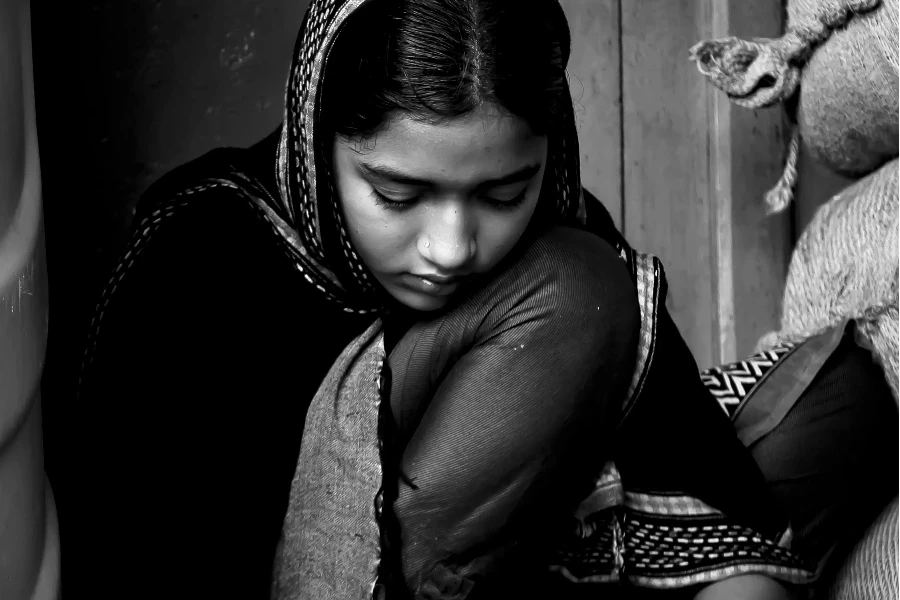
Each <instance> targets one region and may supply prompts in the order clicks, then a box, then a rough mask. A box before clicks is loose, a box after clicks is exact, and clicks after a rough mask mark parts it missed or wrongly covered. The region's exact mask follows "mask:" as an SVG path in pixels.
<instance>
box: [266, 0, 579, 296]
mask: <svg viewBox="0 0 900 600" xmlns="http://www.w3.org/2000/svg"><path fill="white" fill-rule="evenodd" d="M373 1H374V2H388V1H391V0H313V1H312V2H311V3H310V7H309V10H308V11H307V13H306V16H305V17H304V19H303V23H302V25H301V28H300V33H299V35H298V37H297V42H296V45H295V48H294V55H293V61H292V64H291V70H290V76H289V79H288V82H287V90H286V94H285V108H284V123H283V125H282V128H281V139H280V142H279V145H278V151H277V161H276V176H277V181H278V190H279V193H278V195H277V196H275V197H273V196H269V195H268V194H266V195H261V196H260V197H257V198H256V201H257V203H258V204H259V205H260V207H261V208H262V209H263V210H264V211H265V212H266V214H267V216H268V217H269V219H270V220H271V221H272V222H273V223H274V224H275V226H276V228H277V229H278V231H279V233H280V235H281V236H282V237H283V238H284V239H285V241H286V242H287V243H288V245H289V247H290V248H291V250H292V253H293V254H294V257H295V259H296V260H295V264H296V266H297V269H298V270H299V271H300V272H301V273H302V274H303V276H304V278H305V279H306V281H307V282H309V283H310V284H312V285H314V286H315V287H316V288H317V289H318V290H319V291H320V292H321V293H322V294H324V295H325V296H326V297H327V298H328V299H329V300H331V301H333V302H335V303H337V304H339V305H341V306H343V308H344V310H345V311H346V312H351V313H377V312H379V311H380V309H381V295H380V294H379V293H378V287H377V283H375V282H374V280H373V278H372V276H371V275H370V274H369V273H368V270H367V269H366V267H365V265H364V264H363V262H362V260H361V259H360V258H359V255H358V254H357V252H356V250H355V249H354V248H353V245H352V243H351V242H350V238H349V236H348V235H347V229H346V226H345V224H344V218H343V215H342V214H341V210H340V206H339V203H338V197H337V192H336V189H335V185H334V179H333V177H332V173H331V172H330V168H329V162H330V161H329V160H328V158H327V157H328V156H329V155H330V145H331V141H332V140H331V139H326V137H327V136H328V134H327V133H324V132H323V131H322V127H320V122H321V121H322V119H321V112H322V108H321V106H320V102H321V98H322V87H323V85H327V84H328V82H327V81H325V80H324V73H325V70H326V69H325V67H326V64H327V61H328V56H329V52H330V50H331V48H332V46H333V44H334V43H335V41H336V40H337V38H338V36H339V33H340V30H341V27H342V26H343V25H344V24H345V23H346V22H347V19H349V18H352V17H353V14H354V12H355V11H356V10H357V9H359V8H360V7H361V6H363V5H364V4H366V3H367V2H373ZM540 4H541V5H542V6H541V8H542V9H545V10H546V12H547V13H548V17H549V18H550V19H553V20H558V21H559V22H560V23H561V25H560V27H558V28H557V30H558V31H559V32H560V35H563V36H565V37H564V39H561V40H560V46H561V51H562V60H563V67H565V64H566V62H567V61H568V58H569V50H570V39H569V37H568V27H567V26H566V21H565V14H564V13H563V10H562V7H561V6H560V5H559V2H558V1H557V0H542V1H541V3H540ZM348 43H349V42H348ZM562 93H563V94H564V95H565V98H563V101H562V102H561V103H560V105H561V107H562V108H561V110H560V112H559V114H558V115H557V117H556V119H557V122H556V123H553V124H552V126H551V128H550V134H549V138H550V139H549V143H548V158H547V160H548V164H547V167H548V168H547V169H546V174H545V178H544V183H543V188H542V196H541V201H542V202H554V203H555V205H556V211H557V214H558V216H559V220H560V222H561V223H567V222H568V223H576V222H583V219H584V201H583V198H582V193H581V179H580V166H579V154H578V137H577V132H576V127H575V116H574V111H573V109H572V102H571V98H570V96H569V91H568V88H565V89H564V90H563V92H562Z"/></svg>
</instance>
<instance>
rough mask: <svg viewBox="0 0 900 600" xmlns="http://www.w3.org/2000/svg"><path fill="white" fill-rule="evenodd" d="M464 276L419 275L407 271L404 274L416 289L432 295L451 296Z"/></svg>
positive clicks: (408, 283) (404, 278) (405, 280)
mask: <svg viewBox="0 0 900 600" xmlns="http://www.w3.org/2000/svg"><path fill="white" fill-rule="evenodd" d="M464 279H465V278H464V277H459V276H453V277H444V276H438V275H417V274H413V273H407V274H406V275H404V276H403V280H404V282H405V283H406V285H407V286H408V287H410V288H412V289H414V290H415V291H417V292H419V293H423V294H428V295H431V296H449V295H451V294H453V293H454V292H455V291H456V290H457V289H458V288H459V285H460V283H461V282H462V281H463V280H464Z"/></svg>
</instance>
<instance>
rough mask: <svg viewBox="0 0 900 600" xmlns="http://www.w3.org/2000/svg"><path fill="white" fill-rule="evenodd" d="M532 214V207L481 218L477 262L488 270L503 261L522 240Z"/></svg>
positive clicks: (490, 214)
mask: <svg viewBox="0 0 900 600" xmlns="http://www.w3.org/2000/svg"><path fill="white" fill-rule="evenodd" d="M533 214H534V205H533V204H532V205H531V206H523V207H521V209H520V210H517V211H515V212H508V213H505V212H499V213H498V212H491V213H487V214H484V215H482V216H481V218H480V223H479V227H478V239H477V244H478V249H479V251H478V253H479V255H480V256H479V262H481V263H482V265H483V268H490V267H493V266H494V265H496V264H497V263H498V262H500V261H501V260H503V259H504V258H505V257H506V255H507V254H508V253H509V252H510V251H511V250H512V249H513V247H514V246H515V245H516V243H518V241H519V240H520V239H521V238H522V234H524V233H525V230H526V229H527V228H528V223H529V222H530V221H531V217H532V215H533Z"/></svg>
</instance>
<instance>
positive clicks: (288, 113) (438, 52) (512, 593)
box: [73, 0, 815, 600]
mask: <svg viewBox="0 0 900 600" xmlns="http://www.w3.org/2000/svg"><path fill="white" fill-rule="evenodd" d="M527 4H528V5H527V7H525V6H524V5H523V3H522V2H521V1H520V0H468V1H463V0H368V1H365V0H314V1H313V2H312V4H311V6H310V9H309V12H308V14H307V17H306V20H305V21H304V24H303V27H302V29H301V32H300V35H299V37H298V41H297V46H296V50H295V53H294V63H293V65H292V68H291V75H290V79H289V83H288V90H287V98H286V107H285V120H284V123H283V125H282V127H280V128H279V129H278V130H277V131H275V132H273V133H272V134H271V135H270V136H268V137H267V138H266V139H264V140H263V141H261V142H260V143H258V144H257V145H256V146H254V147H252V148H250V149H247V150H238V149H221V150H216V151H213V152H211V153H209V154H207V155H206V156H204V157H202V158H200V159H198V160H196V161H194V162H192V163H190V164H188V165H185V166H183V167H181V168H179V169H176V170H175V171H174V172H172V173H171V174H169V175H167V176H165V177H164V178H162V179H161V180H160V181H159V182H157V183H156V184H155V185H154V186H153V187H152V188H151V189H150V190H149V191H148V192H147V194H146V196H145V198H144V199H143V200H142V202H141V204H140V208H139V211H138V214H137V215H136V218H135V229H134V236H133V238H132V241H131V242H130V245H129V247H128V249H127V250H126V252H125V254H124V255H123V259H122V261H121V263H120V264H119V265H118V266H117V268H116V270H115V273H114V275H113V277H112V279H111V281H110V285H109V286H108V287H107V289H106V291H105V292H104V295H103V297H102V300H101V302H100V307H99V311H98V315H97V318H96V319H95V323H94V332H93V335H92V339H91V343H90V345H89V348H88V353H87V356H86V364H85V367H86V368H85V371H84V380H83V385H82V400H81V403H80V406H81V407H83V411H84V412H83V415H85V416H86V417H87V419H86V421H85V425H84V427H85V429H86V433H85V436H84V437H85V439H84V441H83V443H82V444H80V448H79V454H78V456H79V457H80V459H81V460H80V466H81V470H82V472H83V473H84V479H83V483H82V485H81V487H82V489H83V490H84V492H85V502H84V506H82V507H80V510H82V514H81V515H80V517H79V519H78V523H79V527H81V526H84V529H83V531H82V532H81V534H82V535H78V536H76V538H75V539H76V541H77V542H78V543H80V544H81V549H80V550H79V551H78V552H77V553H76V557H77V560H79V561H83V563H82V564H79V565H78V567H77V573H73V577H77V578H79V579H81V578H82V577H83V578H85V579H86V580H87V581H89V582H92V583H93V586H92V587H91V588H90V589H91V593H92V595H93V596H94V597H96V595H97V588H96V587H95V586H97V585H101V586H102V587H103V589H104V590H109V591H110V592H112V591H113V590H114V591H115V595H116V596H120V595H125V596H128V597H136V596H146V597H153V598H161V597H171V596H173V595H174V596H177V597H181V596H184V597H212V598H220V597H228V598H230V597H234V598H265V597H268V596H269V595H270V593H273V594H274V595H275V596H277V597H317V598H324V597H341V595H340V593H339V590H342V589H344V588H343V587H342V583H341V581H342V580H344V579H349V578H350V577H351V575H353V571H354V570H357V569H360V568H363V566H364V565H363V566H361V563H360V562H359V561H348V562H347V563H346V564H344V565H343V567H345V568H341V569H337V568H335V569H333V572H332V575H331V579H332V580H331V581H327V582H325V583H324V584H323V587H322V588H316V589H317V590H318V591H315V592H313V591H310V588H309V586H310V585H312V582H311V580H310V578H309V577H303V576H295V577H293V578H291V577H289V576H287V575H285V572H290V571H291V569H293V568H295V567H296V565H297V564H301V563H303V562H304V561H306V562H309V560H308V556H309V553H310V552H327V551H330V550H332V549H330V548H328V547H327V546H328V545H329V544H334V545H335V548H333V550H334V551H335V552H337V553H339V551H340V547H339V546H340V544H342V543H343V542H342V541H341V540H340V539H335V540H332V539H330V538H329V537H328V535H326V536H325V538H324V539H325V541H324V542H323V543H324V547H310V546H306V547H304V548H299V549H298V548H296V547H293V546H292V545H291V542H290V540H291V539H295V538H296V535H297V533H298V532H297V531H296V530H295V529H294V528H293V525H291V523H292V522H294V521H293V520H292V519H293V516H295V513H293V512H292V511H291V510H290V508H289V506H292V502H293V496H292V480H294V479H295V473H299V472H300V471H299V469H303V468H304V466H305V465H303V464H302V462H301V463H298V457H299V456H300V453H301V451H302V450H304V449H306V448H308V447H309V445H310V444H312V443H313V442H316V441H317V440H318V436H319V435H320V434H319V433H317V432H316V431H312V432H311V433H310V432H309V431H308V432H307V435H308V436H310V437H307V436H306V435H304V436H301V432H303V430H304V427H303V424H304V421H307V422H308V419H310V418H311V417H312V416H313V415H307V411H308V407H309V405H310V402H311V400H312V399H313V397H314V396H315V395H316V392H317V390H318V389H320V387H322V388H323V389H324V388H325V387H327V385H329V384H328V381H330V378H331V375H329V370H330V369H332V367H333V365H334V366H335V368H337V369H338V371H339V372H338V375H342V372H340V368H341V367H340V365H341V364H343V363H341V362H336V360H337V359H338V358H339V356H342V351H343V350H344V349H345V348H346V347H348V344H351V345H352V343H353V342H354V340H358V339H359V338H360V336H362V335H364V334H365V333H366V332H369V331H371V330H372V327H373V323H374V324H375V325H374V326H375V327H381V326H383V331H384V337H383V339H382V341H380V342H378V343H379V344H383V351H384V354H385V357H386V358H385V360H384V365H383V374H384V375H385V379H384V384H383V385H382V398H381V404H380V406H381V409H380V410H381V418H382V423H381V426H380V427H379V432H378V440H374V439H373V440H367V439H356V438H352V439H351V442H353V443H355V444H356V446H359V447H363V446H366V444H368V443H369V442H370V441H371V442H372V443H373V444H374V443H376V442H377V443H380V444H381V447H382V454H381V460H382V467H383V473H384V481H383V489H381V490H380V493H378V492H379V490H375V489H373V490H370V491H371V494H368V492H367V491H365V490H364V492H362V493H360V494H359V495H358V496H352V497H350V498H349V499H346V504H347V505H348V506H352V505H354V503H356V504H361V505H364V506H366V507H369V506H370V505H371V504H372V501H373V500H374V499H375V497H376V493H377V497H378V506H379V510H378V523H377V525H378V527H379V530H380V546H381V548H380V552H379V557H378V558H379V562H378V564H379V566H378V569H377V574H376V575H375V576H373V581H372V582H371V583H372V584H373V585H374V589H375V590H376V593H377V594H379V595H381V596H382V597H387V598H388V599H389V600H393V599H394V598H400V597H413V598H448V599H449V598H453V599H462V598H497V597H501V598H503V597H520V596H522V595H530V594H533V593H538V594H539V595H543V596H547V597H565V596H564V594H575V593H591V594H597V593H598V591H599V592H600V593H603V594H607V593H610V594H611V593H613V592H616V591H618V590H620V589H624V587H639V588H644V589H652V590H663V591H664V592H663V593H668V594H669V595H679V594H684V593H686V594H688V595H694V594H696V593H700V594H706V595H707V596H708V597H715V596H716V595H717V594H718V595H719V597H737V596H736V595H735V594H736V593H737V592H736V591H735V590H738V591H740V590H743V591H744V592H746V593H747V594H748V595H747V596H746V597H752V598H776V597H779V595H784V594H786V593H787V587H786V586H790V585H794V584H802V583H805V582H808V581H810V580H812V579H813V578H814V576H815V575H814V572H813V568H812V566H811V564H810V563H808V562H804V560H802V559H801V558H799V557H796V556H794V555H792V554H791V553H790V552H789V551H788V550H787V549H786V548H785V545H786V540H787V539H788V536H789V531H790V530H789V526H788V521H787V518H786V516H785V515H784V514H783V513H782V512H781V511H780V510H779V507H778V506H776V501H775V498H774V497H773V495H772V493H771V491H770V489H769V488H768V487H767V485H766V484H765V481H764V479H763V475H762V474H761V472H760V471H759V469H758V468H757V466H756V464H755V463H754V461H753V458H752V456H751V454H750V453H749V452H748V451H747V450H746V449H745V448H744V446H743V444H742V443H741V441H740V440H739V439H738V437H737V436H736V435H735V431H734V427H733V426H732V424H731V422H730V421H729V420H728V418H727V415H725V414H724V413H723V412H722V410H721V409H720V407H719V405H718V404H717V403H716V402H715V400H714V399H713V398H712V396H711V395H710V394H709V393H708V392H707V390H706V388H705V387H704V385H703V383H702V382H701V380H700V378H699V375H698V369H697V365H696V364H695V362H694V360H693V358H692V357H691V355H690V353H689V351H688V349H687V347H686V345H685V343H684V341H683V340H682V338H681V337H680V335H679V333H678V331H677V330H676V328H675V326H674V324H673V322H672V320H671V318H670V317H669V315H668V313H667V312H666V309H665V289H666V284H665V275H664V273H663V270H662V267H661V265H660V264H659V262H658V261H656V260H655V259H653V258H652V257H648V256H644V255H641V254H639V253H637V252H635V251H633V250H632V249H631V248H630V247H629V246H628V244H627V243H626V242H625V240H623V239H622V237H621V236H620V235H619V234H618V232H617V231H616V230H615V228H614V227H613V225H612V222H611V219H610V218H609V215H608V214H607V213H606V211H605V209H604V208H603V207H602V205H601V204H600V203H599V202H597V201H596V200H595V199H593V198H592V197H590V196H589V195H587V194H583V193H582V190H581V186H580V181H579V167H578V144H577V136H576V131H575V122H574V118H573V113H572V102H571V98H570V97H569V93H568V85H567V81H566V77H565V66H566V61H567V59H568V54H569V34H568V28H567V25H566V21H565V17H564V15H563V13H562V10H561V8H560V7H559V5H558V4H557V2H555V1H553V0H546V1H535V2H529V3H527ZM379 324H380V325H379ZM326 375H328V378H326ZM339 379H340V377H339ZM371 379H372V380H374V379H375V373H374V372H373V373H372V377H371ZM351 445H353V444H351ZM353 451H355V450H352V449H351V450H348V452H353ZM349 458H352V457H351V456H350V455H348V460H349ZM343 468H346V467H345V466H344V467H339V468H338V469H339V470H340V469H343ZM619 474H621V475H619ZM295 483H296V482H295ZM301 491H302V490H301ZM328 494H331V495H334V494H338V492H337V491H334V490H332V491H329V492H328ZM341 498H343V496H341ZM286 517H287V518H286ZM336 527H337V526H336ZM667 532H677V533H678V535H674V534H670V533H667ZM300 533H303V532H302V531H301V532H300ZM327 533H328V532H326V534H327ZM352 534H353V532H349V534H348V535H350V537H352ZM358 535H360V536H362V534H358ZM347 539H349V537H348V538H347ZM280 540H281V542H280ZM285 540H287V541H285ZM95 548H102V549H103V550H104V551H103V553H102V554H100V553H97V552H96V551H94V549H95ZM304 557H306V558H304ZM276 565H278V568H277V569H275V575H274V579H275V586H274V587H273V586H272V581H273V567H275V566H276ZM288 574H290V573H288ZM735 576H737V577H735ZM776 579H777V581H776ZM778 581H780V582H781V583H779V582H778ZM616 582H618V585H617V584H616ZM710 583H712V585H709V584H710ZM304 586H307V587H306V588H304ZM329 586H330V587H329ZM597 586H600V589H599V590H598V589H597ZM623 586H624V587H623ZM735 586H737V587H735ZM80 589H83V588H79V590H80ZM123 589H126V590H127V593H124V594H123ZM328 589H330V590H331V591H330V592H328V591H327V590H328ZM357 591H358V592H359V590H357ZM666 591H668V592H666ZM359 593H361V592H359ZM329 594H331V596H329ZM75 595H76V596H77V595H78V592H76V593H75ZM344 597H346V596H344Z"/></svg>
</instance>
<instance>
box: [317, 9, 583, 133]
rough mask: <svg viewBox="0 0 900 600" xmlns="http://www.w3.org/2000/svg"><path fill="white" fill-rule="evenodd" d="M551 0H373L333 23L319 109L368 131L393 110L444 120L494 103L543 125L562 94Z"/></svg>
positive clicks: (558, 33)
mask: <svg viewBox="0 0 900 600" xmlns="http://www.w3.org/2000/svg"><path fill="white" fill-rule="evenodd" d="M569 44H570V38H569V30H568V25H567V23H566V20H565V16H564V14H563V13H562V9H561V8H560V7H559V5H558V3H557V2H556V1H555V0H549V1H541V2H537V1H534V0H371V1H370V2H369V3H368V4H367V5H364V6H363V7H362V8H360V9H359V11H358V14H354V15H353V16H352V17H351V18H350V19H348V22H347V23H346V24H345V25H344V26H343V29H342V30H341V31H340V32H339V34H338V38H337V41H336V42H335V44H334V46H333V48H332V50H331V52H330V55H329V57H328V64H327V67H326V71H325V74H324V85H323V91H322V93H323V96H322V102H321V104H320V106H321V107H322V113H321V116H322V119H323V122H324V124H325V125H326V127H327V129H328V130H330V131H331V132H332V133H333V134H338V135H342V136H345V137H348V138H355V137H362V138H366V137H369V136H371V135H372V134H373V133H375V132H377V131H378V129H379V127H381V126H382V125H384V124H385V122H386V121H387V120H388V119H389V118H390V117H391V116H392V115H393V114H395V113H397V112H400V113H405V114H407V115H409V116H412V117H413V118H416V119H423V120H427V121H433V122H440V121H441V120H443V119H449V118H453V117H456V116H460V115H463V114H466V113H468V112H470V111H472V110H474V109H476V108H477V107H479V106H480V105H482V104H485V103H491V104H494V105H496V106H498V107H500V108H501V109H502V110H504V111H506V112H508V113H511V114H512V115H515V116H518V117H521V118H522V119H524V120H525V121H526V122H527V123H528V124H529V126H530V127H531V128H532V130H534V131H535V132H536V133H546V132H547V131H548V130H550V128H551V127H552V126H553V123H554V121H555V120H556V117H557V116H558V115H559V114H560V107H561V104H562V103H564V102H568V101H569V100H568V94H566V93H565V90H566V88H567V86H568V82H567V79H566V73H565V67H566V61H567V60H568V55H569Z"/></svg>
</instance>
